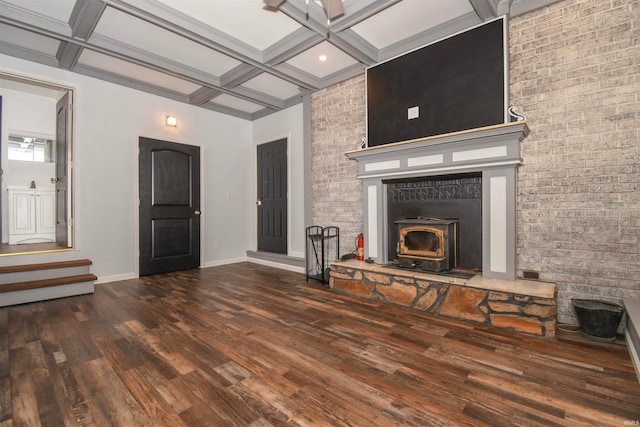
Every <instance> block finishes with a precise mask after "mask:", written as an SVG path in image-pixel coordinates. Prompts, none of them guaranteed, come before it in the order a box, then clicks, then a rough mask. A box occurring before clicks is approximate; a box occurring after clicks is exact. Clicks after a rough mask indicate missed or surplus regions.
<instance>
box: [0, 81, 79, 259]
mask: <svg viewBox="0 0 640 427" xmlns="http://www.w3.org/2000/svg"><path fill="white" fill-rule="evenodd" d="M73 95H74V93H73V90H72V89H71V88H68V87H63V86H60V85H57V84H52V83H48V82H43V81H38V80H33V79H29V78H24V77H21V76H16V75H11V74H5V73H0V164H1V170H0V177H1V190H0V192H1V197H0V219H1V225H2V226H1V227H0V242H2V244H1V245H0V256H5V255H22V254H31V253H40V252H53V251H61V250H71V249H73V242H74V239H73V220H72V216H73V192H72V162H71V159H72V136H73V114H72V111H73V99H74V97H73Z"/></svg>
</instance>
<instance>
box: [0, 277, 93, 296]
mask: <svg viewBox="0 0 640 427" xmlns="http://www.w3.org/2000/svg"><path fill="white" fill-rule="evenodd" d="M96 279H97V277H96V275H95V274H91V273H89V274H80V275H77V276H65V277H54V278H51V279H44V280H31V281H29V282H18V283H9V284H7V285H2V286H0V294H4V293H7V292H18V291H26V290H31V289H40V288H49V287H53V286H62V285H69V284H73V283H83V282H90V281H94V280H96Z"/></svg>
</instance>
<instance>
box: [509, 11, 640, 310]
mask: <svg viewBox="0 0 640 427" xmlns="http://www.w3.org/2000/svg"><path fill="white" fill-rule="evenodd" d="M509 27H510V28H509V37H510V62H511V69H510V79H511V85H510V93H511V95H510V98H511V102H512V103H513V104H514V105H516V106H518V107H519V109H520V110H521V111H522V112H523V113H524V114H525V115H526V116H527V119H528V120H527V123H528V124H529V127H530V129H531V133H530V134H529V136H528V137H527V138H526V139H525V140H524V142H523V144H522V157H523V159H524V166H522V167H521V168H520V169H519V171H518V199H517V202H518V205H517V212H518V246H517V247H518V269H520V270H522V269H533V270H539V271H540V277H541V279H543V280H548V281H553V282H556V283H557V285H558V316H559V319H560V321H571V322H573V321H574V320H573V316H574V313H573V308H572V307H571V298H593V299H603V300H608V301H612V302H619V301H620V298H622V297H633V298H640V256H639V254H640V251H639V246H638V238H639V237H640V192H639V191H638V184H639V183H640V174H639V172H640V171H639V170H638V164H639V161H638V155H639V154H640V153H639V147H640V141H639V140H638V127H639V126H638V123H639V120H640V116H639V114H638V112H639V111H640V50H638V46H637V43H638V36H640V1H636V0H618V1H616V0H611V1H609V0H566V1H563V2H559V3H556V4H555V5H553V6H550V7H548V8H543V9H540V10H538V11H534V12H532V13H529V14H527V15H523V16H521V17H516V18H514V19H512V20H511V22H510V25H509Z"/></svg>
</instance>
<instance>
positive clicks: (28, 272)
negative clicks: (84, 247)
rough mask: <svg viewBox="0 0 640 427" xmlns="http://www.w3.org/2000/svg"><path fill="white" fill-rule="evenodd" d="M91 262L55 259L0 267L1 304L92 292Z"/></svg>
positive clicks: (94, 278) (22, 302)
mask: <svg viewBox="0 0 640 427" xmlns="http://www.w3.org/2000/svg"><path fill="white" fill-rule="evenodd" d="M31 259H32V260H33V258H31ZM13 260H14V261H15V260H16V259H15V258H14V259H13ZM23 261H24V259H23ZM91 265H92V262H91V261H90V260H88V259H62V260H60V259H58V260H54V261H49V262H31V263H28V262H27V263H24V262H23V263H20V264H16V265H4V266H0V307H6V306H9V305H15V304H24V303H28V302H36V301H43V300H48V299H54V298H62V297H68V296H73V295H82V294H89V293H93V290H94V282H95V281H96V280H97V277H96V275H95V274H92V273H91V272H90V268H91Z"/></svg>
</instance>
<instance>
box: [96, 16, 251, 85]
mask: <svg viewBox="0 0 640 427" xmlns="http://www.w3.org/2000/svg"><path fill="white" fill-rule="evenodd" d="M93 34H94V35H98V36H103V37H107V38H109V39H110V40H115V41H118V42H120V43H123V44H125V45H129V46H131V47H132V48H134V49H139V50H140V51H142V52H148V53H151V54H153V55H156V56H158V57H161V58H166V59H169V60H171V61H173V62H178V63H181V64H183V65H185V66H188V67H191V68H194V69H199V70H206V72H207V73H209V74H212V75H215V76H220V75H222V74H224V73H226V72H227V71H229V70H231V69H232V68H234V67H237V66H238V65H240V61H237V60H235V59H233V58H230V57H229V56H227V55H224V54H222V53H219V52H216V51H215V50H213V49H209V48H207V47H205V46H202V45H201V44H199V43H195V42H193V41H191V40H188V39H186V38H185V37H181V36H179V35H176V34H174V33H172V32H170V31H167V30H164V29H162V28H160V27H157V26H154V25H152V24H150V23H148V22H145V21H143V20H141V19H138V18H135V17H132V16H130V15H127V14H126V13H124V12H120V11H118V10H115V9H113V8H110V7H107V8H106V10H105V11H104V13H103V14H102V17H101V18H100V22H99V23H98V25H97V26H96V29H95V30H94V33H93Z"/></svg>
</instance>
